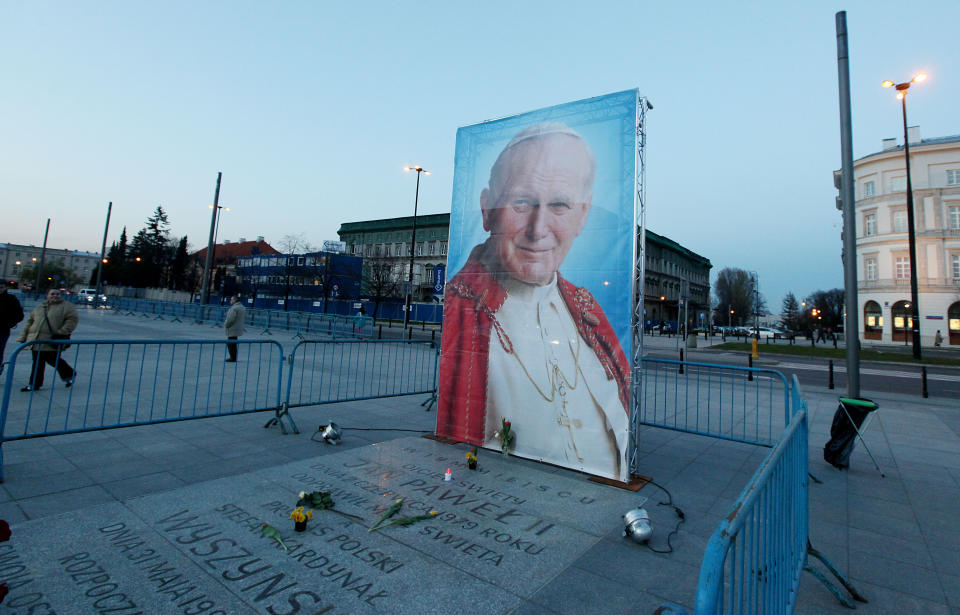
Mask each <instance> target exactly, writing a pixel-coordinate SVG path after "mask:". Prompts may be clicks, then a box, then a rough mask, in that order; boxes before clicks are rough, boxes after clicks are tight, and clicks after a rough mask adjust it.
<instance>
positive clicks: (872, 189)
mask: <svg viewBox="0 0 960 615" xmlns="http://www.w3.org/2000/svg"><path fill="white" fill-rule="evenodd" d="M874 194H876V184H874V183H873V182H872V181H871V182H864V183H863V198H867V197H869V196H873V195H874Z"/></svg>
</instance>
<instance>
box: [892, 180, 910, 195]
mask: <svg viewBox="0 0 960 615" xmlns="http://www.w3.org/2000/svg"><path fill="white" fill-rule="evenodd" d="M906 191H907V178H906V177H891V178H890V192H906Z"/></svg>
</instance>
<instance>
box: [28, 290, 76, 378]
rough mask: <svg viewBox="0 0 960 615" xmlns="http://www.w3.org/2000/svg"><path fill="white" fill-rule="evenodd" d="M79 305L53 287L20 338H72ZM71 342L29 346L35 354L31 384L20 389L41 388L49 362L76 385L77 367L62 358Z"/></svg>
mask: <svg viewBox="0 0 960 615" xmlns="http://www.w3.org/2000/svg"><path fill="white" fill-rule="evenodd" d="M79 320H80V319H79V317H78V316H77V308H75V307H73V304H72V303H67V302H66V301H64V300H63V298H62V297H61V296H60V291H59V290H57V289H56V288H51V289H50V290H48V291H47V300H46V301H44V302H43V303H41V304H40V305H38V306H37V307H35V308H34V309H33V311H32V312H30V316H28V317H27V322H26V323H25V324H24V325H23V330H21V331H20V335H19V336H18V337H17V341H18V342H20V343H23V342H32V341H34V340H46V339H49V340H69V339H70V335H71V334H72V333H73V332H74V330H75V329H76V328H77V323H78V322H79ZM69 346H70V344H64V343H59V344H40V345H34V346H32V347H31V348H30V352H31V353H32V354H33V367H32V369H31V370H30V384H28V385H27V386H25V387H23V388H22V389H20V390H21V391H23V392H24V393H28V392H30V391H39V390H40V388H41V387H43V375H44V371H45V370H46V366H47V365H52V366H54V367H56V368H57V373H58V374H59V375H60V378H62V379H63V382H64V383H65V384H66V386H67V387H70V386H72V385H73V381H74V378H76V376H77V372H76V370H74V369H73V368H72V367H70V366H69V365H68V364H67V362H66V361H64V360H63V356H62V355H63V351H64V350H66V349H67V348H68V347H69Z"/></svg>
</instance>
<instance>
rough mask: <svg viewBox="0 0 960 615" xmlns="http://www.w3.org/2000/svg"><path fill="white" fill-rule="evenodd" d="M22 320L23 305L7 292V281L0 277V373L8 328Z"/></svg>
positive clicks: (0, 372)
mask: <svg viewBox="0 0 960 615" xmlns="http://www.w3.org/2000/svg"><path fill="white" fill-rule="evenodd" d="M21 320H23V307H21V306H20V301H18V300H17V298H16V297H14V296H13V295H11V294H10V293H8V292H7V281H6V280H2V279H0V374H2V373H3V366H4V362H3V351H4V350H5V349H6V347H7V338H9V337H10V330H11V329H13V328H14V327H16V326H17V323H18V322H20V321H21Z"/></svg>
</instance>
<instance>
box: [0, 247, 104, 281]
mask: <svg viewBox="0 0 960 615" xmlns="http://www.w3.org/2000/svg"><path fill="white" fill-rule="evenodd" d="M42 252H43V248H41V247H38V246H24V245H18V244H13V243H0V278H3V279H5V280H11V281H16V280H19V279H20V273H21V271H22V270H23V269H24V268H29V269H33V268H34V266H35V265H37V264H39V262H40V259H41V253H42ZM42 258H43V259H44V265H45V267H44V268H46V266H49V265H51V264H56V265H58V266H59V267H60V268H62V269H64V270H66V271H69V272H70V274H71V276H72V277H73V280H53V281H52V282H55V284H54V285H60V286H67V287H70V288H72V287H79V286H87V285H89V284H90V279H91V276H92V275H93V273H94V272H95V271H96V270H97V262H98V261H99V260H100V255H99V254H96V253H95V252H80V251H78V250H57V249H53V248H47V252H46V255H44V256H43V257H42ZM33 284H34V281H33V280H24V285H27V286H31V287H32V286H33ZM42 286H44V285H43V284H41V287H42Z"/></svg>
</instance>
